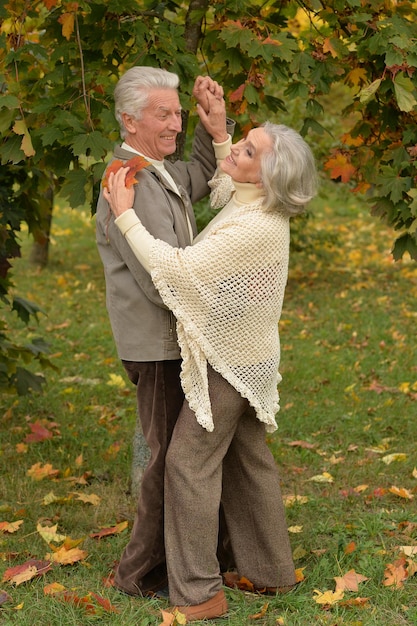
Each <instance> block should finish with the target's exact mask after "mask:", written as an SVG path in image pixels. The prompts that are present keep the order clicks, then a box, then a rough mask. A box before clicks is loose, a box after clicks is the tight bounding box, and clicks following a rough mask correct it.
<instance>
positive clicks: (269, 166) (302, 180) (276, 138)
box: [261, 122, 317, 215]
mask: <svg viewBox="0 0 417 626" xmlns="http://www.w3.org/2000/svg"><path fill="white" fill-rule="evenodd" d="M262 128H263V129H264V131H265V133H266V134H267V135H268V136H269V137H270V138H271V140H272V146H273V147H272V150H269V151H268V152H266V153H265V154H264V155H263V156H262V159H261V176H262V185H263V188H264V190H265V193H266V199H265V204H264V206H265V208H266V209H279V210H282V211H285V212H286V213H288V214H289V215H297V214H298V213H302V212H303V210H304V208H305V206H306V204H307V203H308V202H309V201H310V200H311V199H312V198H313V197H314V196H315V195H316V193H317V171H316V164H315V160H314V156H313V153H312V151H311V149H310V147H309V145H308V144H307V143H306V142H305V141H304V139H303V138H302V137H301V135H299V134H298V133H297V132H296V131H295V130H293V129H292V128H288V126H284V125H283V124H272V123H271V122H265V124H262Z"/></svg>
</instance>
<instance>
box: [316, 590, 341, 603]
mask: <svg viewBox="0 0 417 626" xmlns="http://www.w3.org/2000/svg"><path fill="white" fill-rule="evenodd" d="M314 593H315V594H316V597H315V598H314V600H315V601H316V602H317V604H336V602H339V600H341V599H342V598H343V596H344V595H345V594H344V592H343V590H342V589H339V590H338V591H330V590H329V591H324V592H321V591H319V590H318V589H314Z"/></svg>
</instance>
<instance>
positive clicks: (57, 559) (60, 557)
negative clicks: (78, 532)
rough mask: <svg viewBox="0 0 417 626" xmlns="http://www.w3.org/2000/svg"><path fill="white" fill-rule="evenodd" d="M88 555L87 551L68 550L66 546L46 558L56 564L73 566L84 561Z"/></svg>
mask: <svg viewBox="0 0 417 626" xmlns="http://www.w3.org/2000/svg"><path fill="white" fill-rule="evenodd" d="M87 555H88V552H86V551H85V550H80V549H79V548H69V549H67V548H66V547H65V545H63V546H61V547H60V548H58V550H56V551H54V552H51V553H49V554H47V555H46V557H45V558H47V559H49V560H50V561H52V562H54V563H60V564H61V565H72V564H73V563H76V562H77V561H84V559H85V558H86V557H87Z"/></svg>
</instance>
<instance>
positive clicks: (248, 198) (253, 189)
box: [233, 181, 265, 204]
mask: <svg viewBox="0 0 417 626" xmlns="http://www.w3.org/2000/svg"><path fill="white" fill-rule="evenodd" d="M233 186H234V188H235V189H236V193H235V202H237V203H238V204H249V203H252V202H255V201H256V200H260V199H261V198H263V197H264V196H265V191H264V190H263V189H262V187H257V186H256V185H255V184H254V183H237V182H236V181H233Z"/></svg>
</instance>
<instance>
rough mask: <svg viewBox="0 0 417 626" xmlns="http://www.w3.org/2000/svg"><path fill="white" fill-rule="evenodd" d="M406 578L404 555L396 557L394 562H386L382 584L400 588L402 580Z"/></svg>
mask: <svg viewBox="0 0 417 626" xmlns="http://www.w3.org/2000/svg"><path fill="white" fill-rule="evenodd" d="M407 578H408V572H407V569H406V560H405V558H404V557H402V558H400V559H397V560H396V561H395V562H394V563H388V565H387V566H386V568H385V572H384V580H383V583H382V584H383V585H384V586H385V587H394V588H395V589H400V588H401V587H403V583H404V581H405V580H406V579H407Z"/></svg>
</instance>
